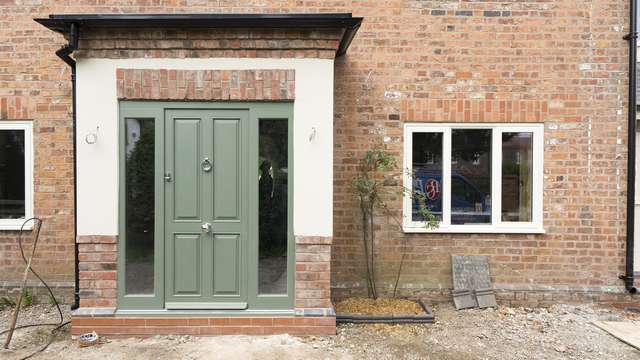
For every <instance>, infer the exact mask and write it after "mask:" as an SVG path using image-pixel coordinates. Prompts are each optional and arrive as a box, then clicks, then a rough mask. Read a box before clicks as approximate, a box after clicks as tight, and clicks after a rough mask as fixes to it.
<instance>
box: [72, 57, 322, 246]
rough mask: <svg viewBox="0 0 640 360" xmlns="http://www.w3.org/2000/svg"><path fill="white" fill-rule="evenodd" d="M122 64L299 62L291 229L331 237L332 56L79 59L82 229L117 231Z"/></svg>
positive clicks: (291, 65) (233, 66)
mask: <svg viewBox="0 0 640 360" xmlns="http://www.w3.org/2000/svg"><path fill="white" fill-rule="evenodd" d="M117 68H134V69H178V70H225V69H226V70H243V69H294V70H295V71H296V90H295V95H296V99H295V102H294V119H293V129H294V130H293V132H294V136H293V147H294V150H293V161H294V165H293V166H294V167H293V169H294V175H293V181H294V194H293V206H294V216H293V231H294V234H295V235H307V236H332V234H333V60H326V59H247V58H242V59H236V58H222V59H79V60H78V62H77V84H76V86H77V94H76V96H77V143H78V148H77V167H78V168H77V174H78V175H77V176H78V179H77V182H78V209H77V211H78V235H117V234H118V99H117V93H116V91H117V90H116V69H117ZM314 129H315V136H313V138H312V139H310V138H311V137H312V136H311V134H312V133H313V132H314ZM92 133H97V141H96V142H95V143H94V144H89V143H87V141H86V137H87V135H89V134H92Z"/></svg>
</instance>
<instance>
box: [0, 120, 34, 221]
mask: <svg viewBox="0 0 640 360" xmlns="http://www.w3.org/2000/svg"><path fill="white" fill-rule="evenodd" d="M32 216H33V127H32V124H31V122H30V121H0V230H16V229H20V226H22V224H23V223H24V221H25V220H26V219H28V218H31V217H32ZM31 226H32V224H31V223H30V224H29V227H28V228H30V227H31ZM25 228H27V226H25Z"/></svg>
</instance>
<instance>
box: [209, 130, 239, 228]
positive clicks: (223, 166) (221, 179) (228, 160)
mask: <svg viewBox="0 0 640 360" xmlns="http://www.w3.org/2000/svg"><path fill="white" fill-rule="evenodd" d="M213 158H214V161H213V163H214V164H215V166H216V171H215V173H214V180H213V186H214V198H213V204H214V206H213V213H214V218H215V219H216V220H239V216H240V189H239V188H240V182H239V180H240V166H239V165H240V122H239V121H238V120H237V119H216V120H215V121H214V127H213Z"/></svg>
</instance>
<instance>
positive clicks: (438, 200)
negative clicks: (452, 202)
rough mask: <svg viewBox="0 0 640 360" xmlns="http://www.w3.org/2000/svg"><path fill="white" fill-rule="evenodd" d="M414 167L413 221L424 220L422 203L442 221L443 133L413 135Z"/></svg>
mask: <svg viewBox="0 0 640 360" xmlns="http://www.w3.org/2000/svg"><path fill="white" fill-rule="evenodd" d="M412 167H413V191H414V196H413V205H412V220H413V221H423V220H424V218H423V216H422V215H421V214H420V211H419V210H420V208H421V204H420V202H424V205H425V207H426V208H427V209H428V210H429V211H431V212H432V213H433V214H434V215H435V216H436V217H437V218H438V219H440V220H442V133H413V156H412ZM415 193H420V194H421V195H422V196H416V194H415Z"/></svg>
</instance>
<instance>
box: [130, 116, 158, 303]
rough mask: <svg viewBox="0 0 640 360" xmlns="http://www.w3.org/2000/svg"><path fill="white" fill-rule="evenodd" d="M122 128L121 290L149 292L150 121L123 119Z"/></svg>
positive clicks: (151, 208)
mask: <svg viewBox="0 0 640 360" xmlns="http://www.w3.org/2000/svg"><path fill="white" fill-rule="evenodd" d="M125 132H126V139H125V142H126V143H125V151H126V163H125V166H126V169H125V173H126V174H125V177H126V178H125V184H126V190H125V196H126V205H125V206H126V210H125V213H126V219H125V223H126V245H125V252H126V254H125V259H126V260H125V288H126V289H125V292H126V293H127V294H152V293H153V262H154V243H153V242H154V241H153V240H154V223H155V211H154V210H155V196H154V195H155V191H154V188H155V187H154V178H155V174H154V173H155V166H154V161H155V149H154V148H155V125H154V121H153V119H126V123H125Z"/></svg>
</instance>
